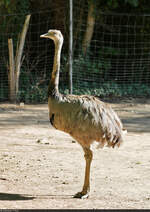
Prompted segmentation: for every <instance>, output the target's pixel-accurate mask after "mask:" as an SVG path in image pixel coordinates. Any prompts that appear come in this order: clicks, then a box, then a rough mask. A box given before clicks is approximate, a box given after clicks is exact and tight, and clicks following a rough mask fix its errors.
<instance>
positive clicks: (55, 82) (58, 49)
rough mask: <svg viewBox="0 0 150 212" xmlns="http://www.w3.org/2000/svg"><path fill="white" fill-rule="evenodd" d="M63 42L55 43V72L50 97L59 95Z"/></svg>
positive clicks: (50, 87) (52, 76)
mask: <svg viewBox="0 0 150 212" xmlns="http://www.w3.org/2000/svg"><path fill="white" fill-rule="evenodd" d="M61 49H62V42H55V55H54V63H53V71H52V75H51V79H50V82H49V88H48V95H49V96H51V95H55V94H57V93H59V90H58V86H59V70H60V56H61Z"/></svg>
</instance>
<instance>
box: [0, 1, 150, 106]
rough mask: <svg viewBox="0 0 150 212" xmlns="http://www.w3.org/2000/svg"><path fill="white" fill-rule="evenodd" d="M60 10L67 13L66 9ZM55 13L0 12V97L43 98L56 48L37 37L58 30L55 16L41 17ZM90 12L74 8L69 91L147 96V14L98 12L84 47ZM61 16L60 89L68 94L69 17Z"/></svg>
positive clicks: (149, 37) (149, 32) (149, 83)
mask: <svg viewBox="0 0 150 212" xmlns="http://www.w3.org/2000/svg"><path fill="white" fill-rule="evenodd" d="M60 9H61V10H64V11H66V14H65V17H66V18H67V17H69V16H68V10H65V8H60ZM53 12H54V11H52V10H50V11H40V12H35V13H31V14H30V16H29V15H28V16H27V14H10V15H1V28H0V101H8V100H10V101H13V100H17V101H23V102H26V103H29V102H46V101H47V87H48V83H49V78H50V74H51V70H52V65H53V56H54V46H53V43H52V42H51V41H50V40H47V39H41V38H40V35H41V34H43V33H45V32H47V31H48V29H50V28H56V25H55V23H54V22H53V20H51V19H50V18H45V17H48V16H49V14H52V13H53ZM89 15H90V11H89V8H84V11H83V8H81V7H80V5H78V4H75V5H74V6H73V26H74V27H73V29H74V30H73V70H72V74H73V79H72V81H73V87H72V92H73V93H74V94H92V95H96V96H100V97H101V96H117V97H118V96H121V97H122V96H140V97H142V96H150V27H148V26H149V23H150V15H148V14H143V15H139V14H138V15H136V14H116V13H106V12H101V14H100V15H99V16H98V17H97V16H95V17H93V19H92V22H91V23H92V24H91V29H93V31H91V38H89V40H88V42H89V43H88V45H86V48H85V44H84V43H85V37H86V33H87V30H88V29H87V24H88V21H89V20H88V19H89ZM27 17H28V20H27ZM16 20H19V21H16ZM64 20H65V21H64V25H62V28H61V29H60V28H58V29H60V30H61V31H62V33H63V35H64V45H63V50H62V55H61V73H60V90H61V92H62V93H69V83H70V81H69V71H68V70H69V65H68V64H69V54H68V52H69V50H68V49H69V24H68V23H69V20H68V22H66V19H64ZM25 26H26V27H25ZM92 27H93V28H92ZM86 41H87V40H86Z"/></svg>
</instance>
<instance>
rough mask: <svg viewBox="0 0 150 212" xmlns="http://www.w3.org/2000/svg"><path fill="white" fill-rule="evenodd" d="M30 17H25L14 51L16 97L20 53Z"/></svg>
mask: <svg viewBox="0 0 150 212" xmlns="http://www.w3.org/2000/svg"><path fill="white" fill-rule="evenodd" d="M30 17H31V15H27V16H26V20H25V23H24V26H23V29H22V32H21V35H20V39H19V45H18V48H17V51H16V58H15V77H16V95H17V93H18V90H19V76H20V67H21V58H22V53H23V48H24V43H25V38H26V33H27V30H28V26H29V21H30Z"/></svg>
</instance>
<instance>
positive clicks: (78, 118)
mask: <svg viewBox="0 0 150 212" xmlns="http://www.w3.org/2000/svg"><path fill="white" fill-rule="evenodd" d="M41 37H45V38H50V39H52V40H53V41H54V43H55V56H54V64H53V71H52V76H51V79H50V83H49V88H48V95H49V96H48V108H49V118H50V122H51V124H52V125H53V126H54V127H55V128H56V129H58V130H61V131H64V132H66V133H68V134H70V135H71V136H72V137H73V138H75V139H76V140H77V141H78V143H79V144H80V145H81V146H82V148H83V150H84V152H85V160H86V169H85V179H84V185H83V189H82V191H81V192H78V193H77V194H76V195H75V196H74V197H76V198H86V197H88V195H89V191H90V165H91V161H92V155H93V154H92V151H91V149H90V145H91V144H92V143H93V142H94V141H96V142H98V143H99V147H103V146H105V145H107V146H108V147H115V146H118V147H119V146H120V144H121V143H122V142H123V125H122V123H121V121H120V119H119V117H118V116H117V114H116V113H115V112H114V110H113V109H112V108H111V107H110V106H109V105H108V104H106V103H104V102H102V101H100V100H99V99H98V98H96V97H94V96H89V95H81V96H78V95H63V94H60V93H59V90H58V85H59V69H60V56H61V48H62V44H63V36H62V34H61V32H60V31H59V30H49V31H48V33H46V34H44V35H41Z"/></svg>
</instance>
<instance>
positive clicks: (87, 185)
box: [74, 147, 93, 199]
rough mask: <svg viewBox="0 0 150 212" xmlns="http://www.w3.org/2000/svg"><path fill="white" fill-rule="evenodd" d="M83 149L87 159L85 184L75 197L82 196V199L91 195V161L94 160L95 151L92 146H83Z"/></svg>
mask: <svg viewBox="0 0 150 212" xmlns="http://www.w3.org/2000/svg"><path fill="white" fill-rule="evenodd" d="M83 150H84V152H85V154H84V157H85V161H86V167H85V178H84V185H83V189H82V191H81V192H78V193H77V194H75V196H74V198H82V199H84V198H87V197H88V196H89V192H90V167H91V162H92V158H93V153H92V151H91V150H90V148H85V147H83Z"/></svg>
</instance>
